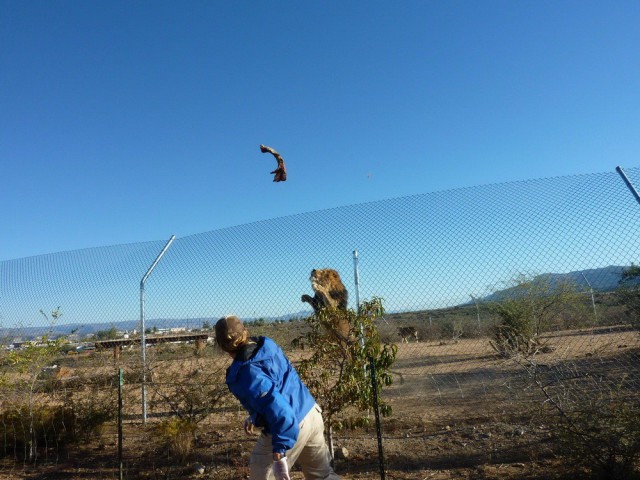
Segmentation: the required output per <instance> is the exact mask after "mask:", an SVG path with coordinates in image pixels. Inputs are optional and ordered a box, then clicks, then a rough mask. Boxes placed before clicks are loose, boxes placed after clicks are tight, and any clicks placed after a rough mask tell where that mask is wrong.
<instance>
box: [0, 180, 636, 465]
mask: <svg viewBox="0 0 640 480" xmlns="http://www.w3.org/2000/svg"><path fill="white" fill-rule="evenodd" d="M624 173H626V176H627V178H628V180H629V184H626V183H625V181H624V179H623V174H624ZM634 184H635V185H638V184H640V169H638V168H630V169H626V170H625V171H624V172H623V171H620V172H607V173H601V174H589V175H578V176H569V177H558V178H547V179H540V180H530V181H522V182H513V183H505V184H495V185H486V186H479V187H473V188H464V189H458V190H451V191H445V192H436V193H430V194H424V195H415V196H410V197H403V198H396V199H391V200H385V201H377V202H371V203H366V204H360V205H352V206H346V207H341V208H334V209H329V210H323V211H317V212H310V213H304V214H299V215H292V216H286V217H281V218H275V219H272V220H268V221H260V222H255V223H251V224H247V225H240V226H237V227H232V228H225V229H221V230H216V231H211V232H206V233H202V234H197V235H192V236H188V237H184V238H178V239H175V240H174V241H172V242H171V243H170V244H169V245H168V243H169V242H167V240H160V241H153V242H145V243H139V244H131V245H118V246H112V247H104V248H92V249H86V250H78V251H70V252H61V253H56V254H50V255H42V256H37V257H30V258H22V259H16V260H9V261H3V262H0V348H1V349H2V350H1V357H2V359H3V364H2V369H3V370H2V377H1V378H0V387H1V388H2V391H1V392H0V395H1V397H0V402H2V403H3V405H4V406H5V410H4V411H5V412H7V411H8V410H7V408H6V407H8V406H9V405H19V404H22V405H23V407H21V408H27V409H28V408H33V405H34V404H35V403H36V398H39V399H40V400H42V399H45V400H44V401H46V402H50V403H56V402H57V403H59V404H64V405H71V406H73V408H74V409H75V411H76V412H77V411H79V410H82V411H85V412H88V414H89V417H90V418H89V420H86V422H87V424H82V425H80V426H79V427H78V428H80V427H81V429H84V430H85V431H87V432H90V431H92V428H93V427H94V424H95V426H96V428H97V425H98V424H99V423H100V419H101V418H102V416H107V417H108V416H109V415H110V413H109V412H108V411H103V409H102V408H103V407H101V405H102V404H101V403H100V399H101V398H102V397H104V398H105V399H106V400H105V401H106V402H107V403H108V404H109V405H110V407H109V408H113V407H112V406H113V399H114V392H115V391H116V389H117V375H116V373H115V372H116V370H117V369H118V368H122V369H123V370H124V372H125V375H124V377H125V382H124V384H125V392H124V396H125V401H124V415H125V422H131V423H132V424H136V425H139V424H140V419H141V418H142V417H144V416H146V415H147V414H148V416H149V418H150V419H151V420H150V421H153V422H157V421H158V419H159V418H163V419H166V418H172V417H176V418H184V417H189V418H192V419H196V420H197V421H198V422H201V421H205V420H206V419H209V420H213V421H215V420H216V419H217V420H220V421H223V420H224V422H229V421H231V420H232V421H233V422H237V421H238V418H239V417H240V418H241V411H240V407H239V405H237V404H236V403H234V401H233V400H231V399H228V398H227V397H226V396H225V393H226V391H225V388H226V387H225V385H224V382H223V380H222V379H223V376H224V369H225V368H226V366H227V365H228V363H229V360H228V358H227V357H225V356H224V355H222V354H221V353H220V352H219V351H218V350H217V349H216V348H214V345H213V343H212V339H213V330H212V327H213V325H214V324H215V321H216V320H217V319H218V318H220V317H221V316H224V315H227V314H231V313H233V314H236V315H238V316H240V317H241V318H242V319H243V320H245V322H246V323H247V324H248V325H249V327H250V329H251V330H252V333H256V334H265V335H268V336H270V337H273V338H274V339H275V340H276V341H278V342H279V343H280V344H281V345H282V346H283V348H284V349H285V351H287V352H288V353H289V354H290V356H291V357H292V358H293V359H294V360H295V358H296V355H297V353H296V351H295V350H294V349H293V348H292V347H291V340H292V339H293V338H294V337H295V336H297V335H300V334H301V332H303V331H304V319H305V318H307V317H308V316H309V315H311V313H312V311H311V309H310V307H309V305H308V304H305V303H303V302H302V301H301V295H303V294H310V295H313V292H312V290H311V286H310V282H309V274H310V272H311V270H312V269H318V268H332V269H336V270H337V271H338V272H339V273H340V275H341V278H342V281H343V283H344V284H345V286H346V287H347V289H348V290H349V307H350V308H354V309H355V308H356V307H357V305H356V301H357V299H359V300H360V301H362V300H363V299H371V298H373V297H379V298H382V300H383V305H384V307H385V310H386V314H385V316H384V318H381V319H379V320H378V329H379V331H380V334H381V337H382V339H383V340H384V341H386V342H392V343H395V344H397V346H398V353H397V357H396V361H395V363H394V365H393V367H392V370H393V373H394V378H395V381H394V383H393V385H392V386H390V387H389V388H387V389H386V390H385V391H384V392H383V393H382V395H383V397H384V398H385V400H386V401H388V402H389V403H390V404H391V405H392V406H393V412H394V413H393V416H392V417H391V419H389V420H387V421H386V422H385V423H384V424H383V433H384V435H385V438H386V439H389V438H396V437H398V432H400V431H401V430H402V432H405V430H406V431H407V432H409V433H411V435H410V434H409V433H407V434H406V435H404V436H402V438H403V440H402V441H403V442H405V445H409V444H410V442H412V441H415V438H414V437H415V436H416V432H419V431H421V430H420V429H422V431H427V430H428V427H429V426H433V425H435V426H437V428H451V427H452V426H455V425H463V424H465V422H467V423H469V422H472V421H473V420H474V419H476V418H478V417H482V418H484V419H485V421H486V419H488V418H494V419H502V421H506V419H507V418H511V417H512V416H513V415H518V414H521V413H523V412H525V411H529V410H530V409H531V408H532V406H535V405H538V404H539V401H540V399H541V398H542V400H543V401H544V400H545V398H546V400H547V401H550V402H552V403H553V404H554V405H560V404H561V403H562V402H568V401H569V400H568V399H569V398H576V397H581V396H584V395H585V394H589V395H596V396H597V395H598V394H599V393H600V392H603V391H606V392H611V391H613V390H615V391H616V392H617V393H619V394H620V395H623V396H624V398H630V399H632V401H634V402H638V398H639V396H638V393H639V389H640V376H639V373H638V372H639V367H640V350H639V348H640V336H639V335H638V332H637V327H638V320H637V318H635V317H634V316H633V310H632V309H630V308H629V298H630V297H629V296H627V297H625V296H624V295H623V294H622V293H624V292H622V293H621V285H622V284H621V280H623V277H624V275H625V272H628V271H629V269H630V268H632V267H633V265H634V264H635V263H637V262H638V259H639V258H640V240H639V239H640V201H639V200H638V199H637V198H636V197H635V196H634V193H633V189H632V188H630V187H633V185H634ZM167 245H168V246H167ZM165 247H166V252H165V253H164V255H163V256H162V258H161V259H160V260H159V261H158V263H157V265H156V266H155V268H154V269H153V271H152V272H151V273H150V274H149V275H148V277H147V278H146V281H145V282H144V284H142V283H141V282H142V279H143V278H144V277H145V274H146V273H148V272H149V268H150V267H151V265H152V264H153V262H154V260H155V259H156V258H157V257H158V254H159V253H160V252H161V251H162V250H163V248H165ZM356 251H357V254H358V263H357V267H358V272H359V284H358V285H357V288H356V284H355V265H356V264H355V262H354V252H356ZM632 280H633V279H632ZM631 284H632V285H633V281H632V283H631ZM629 292H631V294H632V295H633V294H634V292H635V294H637V291H636V290H633V289H631V290H629V289H627V290H626V293H627V294H628V293H629ZM625 299H626V300H625ZM510 309H511V310H510ZM513 309H516V310H518V309H520V310H519V311H526V312H528V315H529V317H528V318H530V319H533V320H532V322H533V323H532V324H529V325H528V326H527V328H530V330H529V331H528V332H529V333H526V332H525V334H523V333H522V332H521V331H516V330H513V325H511V326H509V325H508V321H512V320H513V318H514V316H513ZM510 312H511V313H510ZM636 314H637V312H636ZM509 315H511V317H510V316H509ZM141 323H143V324H144V325H142V324H141ZM506 327H509V328H511V330H509V329H507V330H505V328H506ZM141 332H145V335H146V340H145V342H146V356H142V355H141V348H140V343H141V341H140V336H141ZM56 342H57V343H56ZM54 343H55V348H52V350H51V353H47V352H46V348H47V346H51V345H53V344H54ZM96 347H98V349H96ZM61 352H62V353H64V355H61ZM143 364H146V369H145V368H143ZM143 372H145V373H148V377H147V378H145V381H146V389H143V388H142V383H143V382H142V380H143V378H144V376H143ZM145 376H146V375H145ZM221 387H222V388H221ZM81 393H83V395H82V400H80V399H79V398H80V394H81ZM87 393H89V395H86V394H87ZM145 396H146V398H145ZM545 396H546V397H545ZM109 402H111V403H109ZM565 405H566V403H565ZM189 409H190V410H189ZM107 410H108V409H107ZM145 410H146V411H145ZM185 412H187V413H185ZM74 418H75V417H74ZM37 421H41V422H42V429H43V430H51V429H54V430H55V428H57V427H55V425H57V424H56V421H55V419H54V418H52V417H50V416H48V414H42V415H41V418H40V417H38V418H37ZM92 422H93V423H92ZM36 423H37V422H36ZM214 423H215V422H214ZM63 425H65V428H68V429H69V430H72V428H71V427H72V426H70V425H68V424H65V423H64V422H63ZM164 428H167V427H166V424H165V427H164ZM216 428H217V427H210V428H209V429H206V428H205V429H204V430H205V432H206V433H205V435H204V437H202V436H201V438H209V439H210V443H209V446H210V447H211V448H213V445H219V444H224V445H226V446H225V447H224V448H226V450H225V451H226V455H227V459H228V455H229V452H230V451H231V450H230V449H232V447H230V446H229V445H231V443H225V440H224V438H223V436H222V437H221V436H220V435H223V434H222V433H220V431H221V430H224V428H223V427H222V428H220V429H217V430H216ZM34 429H36V430H37V425H35V426H34V421H33V415H31V420H29V421H26V420H24V418H21V417H20V416H19V415H13V416H12V415H8V414H6V413H5V414H4V416H3V418H2V423H0V430H3V431H2V432H0V436H2V438H4V444H3V446H2V449H0V452H3V453H4V458H5V459H8V460H10V461H11V462H14V463H15V462H17V463H18V464H23V465H26V464H34V463H38V462H36V461H35V460H34V459H35V458H39V459H40V460H39V461H40V462H42V461H43V460H52V459H53V460H56V461H57V460H59V459H60V458H61V456H63V449H62V448H57V447H56V446H57V445H58V443H57V442H59V444H60V445H62V440H61V439H60V438H61V437H60V435H58V434H55V435H52V436H51V435H46V434H44V435H42V438H41V440H40V442H39V443H38V442H37V441H34V440H33V438H34V437H33V435H32V434H31V433H29V432H33V430H34ZM403 429H404V430H403ZM58 430H59V429H58ZM385 430H386V431H385ZM18 432H23V434H19V433H18ZM141 432H142V431H141V430H135V429H134V430H133V431H131V432H130V433H129V434H128V441H132V443H135V442H133V439H134V438H135V437H136V435H140V436H143V435H144V434H143V433H141ZM30 435H31V436H30ZM111 435H112V436H113V435H115V433H114V432H111ZM207 435H208V436H207ZM216 435H217V436H216ZM343 435H344V437H343V441H344V443H345V444H346V445H348V444H349V440H350V439H352V438H354V435H356V434H351V433H348V432H346V433H344V434H343ZM365 437H366V438H369V437H367V436H366V435H365ZM29 438H31V440H30V441H29V440H28V439H29ZM52 439H53V440H52ZM145 439H147V440H148V438H147V437H145ZM43 442H44V443H45V444H46V445H45V444H43ZM367 442H368V443H367ZM34 443H35V444H34ZM107 443H108V444H109V445H110V447H109V448H107V447H106V446H105V445H103V447H104V448H103V450H106V451H111V452H113V450H114V448H115V447H114V446H113V442H111V443H109V442H107ZM364 443H365V444H366V445H367V447H366V448H369V449H370V451H371V452H375V451H376V450H375V440H373V439H369V440H367V441H365V442H364ZM39 448H40V449H41V450H42V451H41V453H38V451H39V450H38V449H39ZM234 448H235V447H234ZM410 448H413V447H410ZM42 452H44V453H42ZM0 455H1V453H0ZM125 455H126V448H125ZM129 455H130V458H129V463H128V465H129V468H130V469H134V467H135V464H136V460H135V458H136V452H130V454H129ZM220 455H221V456H222V457H224V455H223V454H222V453H220ZM222 457H221V458H222ZM394 458H395V461H396V462H403V465H405V466H406V465H410V466H412V467H411V468H414V467H415V466H416V465H418V464H420V462H423V463H424V462H429V461H431V460H429V459H416V458H413V459H410V458H403V459H401V460H400V459H398V457H397V456H396V457H394V456H393V451H391V465H393V462H394ZM214 460H215V458H214ZM218 460H219V461H221V462H222V461H223V460H221V459H218ZM432 460H433V459H432ZM209 461H211V458H209ZM433 461H436V460H433ZM45 463H46V462H45ZM3 465H5V470H6V469H9V470H11V469H13V468H15V467H13V466H11V467H8V466H7V465H9V464H7V463H4V464H3ZM132 471H133V470H132ZM105 475H106V474H105Z"/></svg>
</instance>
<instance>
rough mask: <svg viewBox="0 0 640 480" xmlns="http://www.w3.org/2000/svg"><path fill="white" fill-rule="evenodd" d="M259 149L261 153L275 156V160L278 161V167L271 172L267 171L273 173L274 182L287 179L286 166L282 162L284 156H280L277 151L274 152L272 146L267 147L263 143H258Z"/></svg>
mask: <svg viewBox="0 0 640 480" xmlns="http://www.w3.org/2000/svg"><path fill="white" fill-rule="evenodd" d="M260 151H261V152H262V153H270V154H271V155H273V156H274V157H276V160H277V162H278V168H276V169H275V170H274V171H273V172H269V173H273V174H275V175H274V177H273V181H274V182H286V181H287V167H286V165H285V164H284V158H282V157H281V156H280V154H279V153H278V152H276V151H275V150H274V149H273V148H271V147H267V146H265V145H260Z"/></svg>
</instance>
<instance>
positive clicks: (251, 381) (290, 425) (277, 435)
mask: <svg viewBox="0 0 640 480" xmlns="http://www.w3.org/2000/svg"><path fill="white" fill-rule="evenodd" d="M234 387H235V388H234V390H236V391H234V392H233V393H234V394H235V395H236V396H237V397H238V398H243V399H244V402H246V405H247V406H248V407H249V409H250V411H251V412H256V413H258V414H260V416H261V417H262V418H263V419H264V420H265V422H266V424H267V428H268V430H269V433H270V434H271V437H272V444H273V452H274V453H281V454H283V453H284V452H285V451H286V450H289V449H290V448H292V447H293V445H294V444H295V443H296V440H297V439H298V433H299V427H298V420H297V418H296V415H295V413H294V411H293V408H292V407H291V405H289V403H288V402H287V401H286V400H285V398H284V397H283V396H282V395H281V394H280V392H279V391H278V389H277V388H276V386H275V384H274V383H273V381H272V380H271V379H270V378H269V377H267V376H266V375H265V374H264V373H263V372H262V370H260V369H259V368H254V367H251V366H248V367H246V368H243V369H242V371H241V372H239V378H238V382H237V383H236V384H235V386H234ZM244 402H243V403H244Z"/></svg>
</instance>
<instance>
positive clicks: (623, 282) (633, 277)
mask: <svg viewBox="0 0 640 480" xmlns="http://www.w3.org/2000/svg"><path fill="white" fill-rule="evenodd" d="M619 285H620V288H619V289H618V291H619V294H620V298H621V300H622V303H623V304H624V306H625V308H626V310H627V313H628V314H629V316H630V317H631V324H632V325H633V327H634V328H636V329H639V330H640V266H638V265H635V264H633V263H632V264H631V266H630V267H629V268H626V269H625V270H623V272H622V277H621V278H620V284H619Z"/></svg>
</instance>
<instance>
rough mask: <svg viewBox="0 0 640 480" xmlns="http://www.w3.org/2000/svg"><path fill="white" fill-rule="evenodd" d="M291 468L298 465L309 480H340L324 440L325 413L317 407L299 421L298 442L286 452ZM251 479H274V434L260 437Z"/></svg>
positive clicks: (251, 462)
mask: <svg viewBox="0 0 640 480" xmlns="http://www.w3.org/2000/svg"><path fill="white" fill-rule="evenodd" d="M287 462H288V464H289V469H291V467H292V466H293V464H294V463H299V464H300V466H301V467H302V473H304V478H305V479H306V480H340V477H339V476H338V475H336V473H335V472H334V471H333V468H331V454H330V453H329V447H328V446H327V443H326V442H325V440H324V423H323V421H322V410H321V409H320V407H319V406H318V405H315V406H314V407H313V408H312V409H311V411H310V412H309V413H307V415H306V416H305V417H304V419H303V420H302V422H300V433H299V434H298V440H297V441H296V443H295V445H294V446H293V448H292V449H291V450H287ZM249 465H250V466H251V476H250V477H249V478H250V480H274V478H275V477H274V476H273V473H272V472H271V465H273V447H272V445H271V435H260V438H258V441H257V442H256V445H255V447H254V448H253V452H252V453H251V459H250V460H249Z"/></svg>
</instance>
